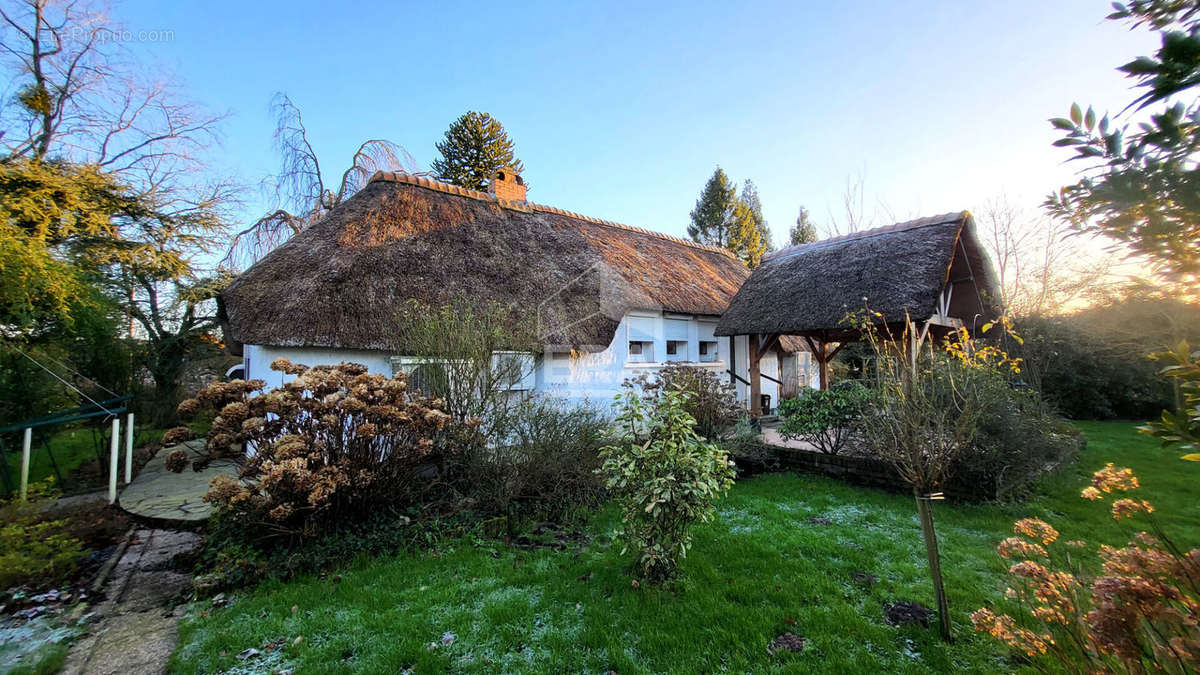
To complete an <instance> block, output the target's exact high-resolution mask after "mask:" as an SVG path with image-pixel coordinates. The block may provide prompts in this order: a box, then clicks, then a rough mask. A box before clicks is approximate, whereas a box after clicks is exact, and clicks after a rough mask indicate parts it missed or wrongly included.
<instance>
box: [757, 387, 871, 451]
mask: <svg viewBox="0 0 1200 675" xmlns="http://www.w3.org/2000/svg"><path fill="white" fill-rule="evenodd" d="M870 402H871V392H870V390H868V389H867V388H866V387H864V386H862V385H861V384H859V383H857V382H851V381H847V382H840V383H838V385H837V386H835V387H833V388H832V389H828V390H825V391H820V390H814V391H809V392H806V393H804V394H801V395H800V396H799V397H797V398H785V399H784V400H782V401H780V403H779V417H780V419H781V420H782V424H780V426H779V433H780V434H781V435H782V436H783V437H784V438H785V439H789V440H790V439H792V438H799V439H802V440H804V441H807V442H809V443H812V444H813V445H814V446H816V447H817V449H818V450H820V451H821V452H823V453H825V454H827V455H837V454H840V453H841V452H842V450H843V449H845V447H846V444H847V442H848V441H849V440H851V439H852V438H853V437H854V436H855V435H856V434H857V433H858V432H859V427H860V423H861V420H862V415H863V411H864V410H866V409H867V406H868V405H870Z"/></svg>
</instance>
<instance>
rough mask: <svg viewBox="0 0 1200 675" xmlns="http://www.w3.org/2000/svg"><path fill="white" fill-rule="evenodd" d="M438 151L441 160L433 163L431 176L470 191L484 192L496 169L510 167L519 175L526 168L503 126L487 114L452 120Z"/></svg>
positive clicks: (474, 114) (473, 114) (438, 145)
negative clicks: (440, 154)
mask: <svg viewBox="0 0 1200 675" xmlns="http://www.w3.org/2000/svg"><path fill="white" fill-rule="evenodd" d="M437 149H438V152H440V153H442V158H441V159H436V160H434V161H433V170H434V172H436V173H437V175H438V176H439V177H440V178H441V179H442V180H444V181H448V182H450V183H453V184H455V185H460V186H462V187H465V188H469V189H472V190H487V188H488V181H489V180H490V179H491V178H492V176H494V175H495V173H496V171H497V170H499V169H502V168H504V167H512V168H513V169H515V170H516V171H517V173H520V172H521V171H522V170H523V169H524V168H525V167H524V166H523V165H522V164H521V161H520V160H518V159H517V157H516V154H515V153H514V149H513V142H512V139H510V138H509V137H508V132H506V131H505V130H504V125H502V124H500V122H499V121H498V120H496V118H494V117H492V116H491V115H489V114H488V113H481V112H475V111H474V110H470V111H468V112H467V113H466V114H464V115H463V116H462V117H459V118H458V119H456V120H454V122H453V123H452V124H451V125H450V128H449V129H448V130H447V131H446V136H445V138H444V139H443V140H442V141H441V142H439V143H438V144H437Z"/></svg>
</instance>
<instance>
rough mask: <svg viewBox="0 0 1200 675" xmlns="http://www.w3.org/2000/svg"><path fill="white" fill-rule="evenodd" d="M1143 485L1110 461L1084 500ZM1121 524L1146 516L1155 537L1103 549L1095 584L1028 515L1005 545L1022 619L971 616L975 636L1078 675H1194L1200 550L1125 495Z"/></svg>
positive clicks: (1199, 654) (1117, 513)
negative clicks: (1172, 536) (1151, 674)
mask: <svg viewBox="0 0 1200 675" xmlns="http://www.w3.org/2000/svg"><path fill="white" fill-rule="evenodd" d="M1138 487H1139V484H1138V479H1137V476H1134V475H1133V472H1132V471H1130V470H1129V469H1119V468H1116V467H1114V466H1113V465H1112V464H1108V465H1107V466H1105V467H1104V468H1103V469H1101V470H1100V471H1097V472H1096V473H1095V474H1094V475H1093V478H1092V485H1091V486H1089V487H1087V488H1086V489H1084V490H1083V494H1082V496H1083V497H1084V498H1086V499H1091V500H1097V501H1098V500H1101V499H1107V498H1108V496H1109V495H1110V494H1111V493H1114V492H1128V491H1130V490H1135V489H1137V488H1138ZM1111 509H1112V515H1113V518H1115V519H1117V520H1124V519H1127V518H1133V517H1142V518H1145V519H1147V521H1148V522H1149V524H1150V525H1151V527H1152V528H1153V529H1155V531H1156V532H1155V534H1150V533H1148V532H1144V531H1143V532H1137V533H1136V534H1134V535H1133V536H1132V538H1131V539H1130V541H1129V543H1128V544H1127V545H1126V546H1125V547H1124V548H1114V547H1112V546H1101V547H1100V549H1099V557H1100V560H1101V563H1102V565H1101V570H1102V572H1101V574H1100V575H1099V576H1096V577H1095V578H1092V579H1090V581H1089V580H1087V579H1085V578H1084V575H1083V573H1082V571H1080V570H1079V569H1078V568H1073V569H1071V570H1070V571H1064V570H1062V569H1057V568H1059V567H1061V566H1063V565H1066V566H1068V567H1070V566H1071V556H1070V553H1069V551H1066V550H1063V549H1064V548H1065V549H1071V548H1076V549H1081V548H1084V547H1085V546H1086V543H1085V542H1082V541H1067V542H1064V543H1062V544H1061V546H1055V544H1056V543H1057V542H1058V538H1059V535H1058V532H1057V531H1056V530H1055V529H1054V528H1053V527H1051V526H1050V525H1049V524H1048V523H1045V522H1043V521H1041V520H1037V519H1033V518H1026V519H1024V520H1019V521H1017V523H1016V524H1015V525H1014V527H1013V530H1014V533H1015V534H1016V535H1017V536H1015V537H1009V538H1008V539H1005V540H1004V541H1002V542H1000V545H999V547H998V549H997V551H998V552H999V554H1000V555H1001V556H1002V557H1004V558H1007V559H1012V560H1015V561H1016V562H1014V564H1013V565H1012V567H1010V568H1009V574H1011V575H1012V577H1013V584H1012V586H1011V587H1010V588H1009V589H1008V590H1007V592H1006V595H1007V596H1008V597H1009V598H1010V599H1012V600H1015V601H1016V602H1018V603H1019V604H1020V606H1021V607H1022V609H1023V610H1025V611H1024V613H1023V615H1022V620H1018V619H1017V618H1015V617H1013V616H1009V615H1006V614H996V613H995V612H993V611H992V610H990V609H980V610H978V611H976V612H975V613H973V614H972V615H971V622H972V623H973V624H974V626H975V630H977V631H980V632H984V633H987V634H989V635H991V636H992V637H994V638H996V639H998V640H1001V641H1002V642H1004V643H1005V644H1007V645H1009V646H1011V647H1014V648H1016V649H1018V650H1020V651H1021V652H1022V653H1023V654H1025V655H1026V656H1028V657H1036V656H1040V655H1048V656H1050V657H1051V658H1053V659H1055V660H1057V661H1058V662H1059V663H1060V664H1062V665H1063V666H1065V667H1066V668H1067V669H1068V670H1070V671H1072V672H1089V673H1090V672H1100V671H1109V670H1114V671H1128V672H1144V671H1163V672H1179V673H1185V672H1195V671H1196V669H1198V668H1200V549H1194V550H1192V551H1190V552H1187V553H1184V552H1183V551H1181V550H1180V549H1179V548H1177V547H1176V546H1175V545H1174V544H1172V543H1171V541H1170V540H1169V539H1168V538H1167V537H1166V535H1165V534H1164V533H1162V531H1161V528H1159V527H1158V525H1157V523H1156V522H1155V521H1154V519H1153V517H1152V515H1151V514H1153V512H1154V507H1153V506H1152V505H1151V504H1150V503H1149V502H1148V501H1145V500H1141V499H1132V498H1129V497H1121V498H1119V499H1116V500H1115V501H1113V503H1112V505H1111Z"/></svg>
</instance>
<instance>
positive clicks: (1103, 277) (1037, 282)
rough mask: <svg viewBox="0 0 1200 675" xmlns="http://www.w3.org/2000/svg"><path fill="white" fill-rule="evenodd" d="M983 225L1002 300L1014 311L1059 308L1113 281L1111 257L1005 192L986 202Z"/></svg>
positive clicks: (1020, 313) (981, 214)
mask: <svg viewBox="0 0 1200 675" xmlns="http://www.w3.org/2000/svg"><path fill="white" fill-rule="evenodd" d="M979 226H980V234H981V236H982V237H983V240H984V244H985V246H986V247H987V248H988V252H989V253H990V254H991V256H992V260H993V262H994V263H995V266H996V272H997V273H998V274H999V276H1000V292H1001V293H1002V294H1003V297H1002V298H1000V300H1001V301H1002V302H1003V303H1004V306H1005V307H1006V308H1007V310H1008V312H1009V313H1010V314H1012V315H1014V316H1026V315H1030V314H1042V313H1047V312H1049V313H1056V312H1060V311H1062V309H1063V308H1064V307H1070V306H1071V305H1072V304H1076V303H1077V302H1080V301H1081V300H1082V299H1083V298H1084V297H1085V296H1088V295H1090V294H1093V293H1095V292H1096V291H1097V289H1099V288H1102V287H1105V286H1109V285H1111V283H1112V282H1113V281H1114V279H1113V277H1112V259H1111V256H1109V255H1106V254H1104V253H1102V252H1101V251H1100V249H1099V247H1094V246H1092V247H1089V240H1088V239H1086V238H1083V237H1080V236H1079V235H1076V234H1074V233H1073V232H1072V231H1071V230H1069V229H1068V227H1067V226H1066V225H1065V224H1063V223H1061V222H1059V221H1055V220H1052V219H1050V218H1047V217H1045V216H1042V215H1039V214H1035V215H1032V216H1031V215H1029V214H1027V213H1026V212H1025V211H1023V210H1022V209H1021V208H1020V207H1018V206H1014V205H1013V204H1012V203H1011V202H1010V201H1009V199H1008V198H1007V196H1005V195H1003V194H1001V195H999V196H997V197H994V198H992V199H991V200H989V201H988V202H987V203H985V204H984V206H983V208H982V209H981V210H980V212H979Z"/></svg>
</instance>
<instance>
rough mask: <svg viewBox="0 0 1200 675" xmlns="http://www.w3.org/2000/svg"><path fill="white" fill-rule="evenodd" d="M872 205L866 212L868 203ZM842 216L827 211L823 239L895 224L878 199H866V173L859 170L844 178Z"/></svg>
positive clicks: (893, 215) (889, 210) (893, 218)
mask: <svg viewBox="0 0 1200 675" xmlns="http://www.w3.org/2000/svg"><path fill="white" fill-rule="evenodd" d="M869 201H873V202H874V204H873V205H872V206H870V208H869V210H868V202H869ZM841 207H842V209H841V210H842V215H841V217H840V218H839V216H838V215H837V214H836V213H834V212H833V210H832V209H830V211H829V219H828V222H827V224H826V225H825V226H824V227H822V228H821V229H822V232H823V234H824V235H825V237H827V238H828V237H837V236H843V235H847V234H852V233H854V232H859V231H862V230H869V229H871V228H873V227H879V226H880V225H886V224H888V223H894V222H896V217H895V214H894V213H893V212H892V209H891V208H890V207H889V206H888V205H887V204H886V203H884V201H883V200H882V199H879V198H878V197H876V198H874V199H869V198H868V197H867V173H866V170H865V169H861V170H859V171H857V172H855V173H852V174H850V175H849V176H846V187H845V189H844V190H843V191H842V196H841Z"/></svg>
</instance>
